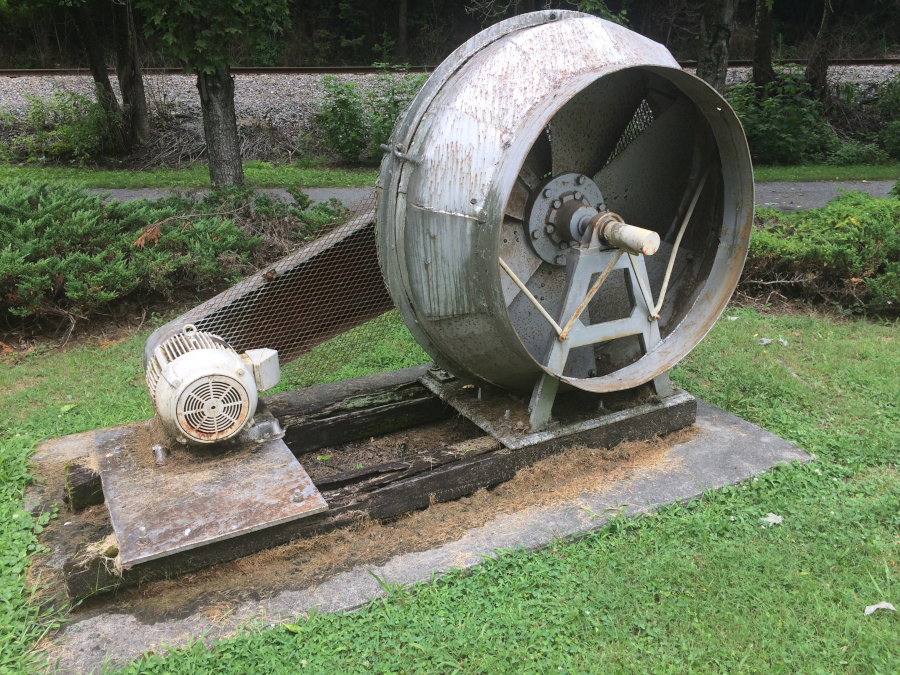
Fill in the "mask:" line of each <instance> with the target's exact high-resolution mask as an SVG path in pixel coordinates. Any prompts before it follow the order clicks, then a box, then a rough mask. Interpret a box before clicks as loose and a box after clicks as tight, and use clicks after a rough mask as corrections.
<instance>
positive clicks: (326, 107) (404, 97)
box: [317, 63, 427, 162]
mask: <svg viewBox="0 0 900 675" xmlns="http://www.w3.org/2000/svg"><path fill="white" fill-rule="evenodd" d="M375 65H376V66H377V67H378V68H379V72H378V74H377V75H376V77H375V80H374V82H373V83H372V86H371V87H370V88H369V89H367V90H366V92H365V93H363V92H362V91H361V89H360V87H359V85H357V84H356V83H355V82H343V81H341V80H339V79H337V78H336V77H333V76H330V75H329V76H326V77H325V78H324V79H323V82H324V86H325V96H324V97H323V100H322V105H321V107H320V108H319V113H318V116H317V122H318V126H319V130H320V131H321V133H322V135H323V137H324V141H325V144H326V145H327V146H328V149H329V150H331V151H332V152H333V153H334V154H335V155H337V156H338V157H339V158H340V159H342V160H344V161H345V162H358V161H360V159H362V158H363V156H365V157H380V156H381V147H380V146H381V145H382V144H384V143H387V142H388V140H389V139H390V136H391V132H392V131H393V129H394V125H395V124H396V123H397V119H398V118H399V117H400V115H401V113H402V112H403V111H404V109H405V108H406V106H407V105H409V102H410V101H411V100H412V98H413V96H415V95H416V92H417V91H419V89H420V88H421V86H422V85H423V84H424V82H425V80H426V79H427V75H425V74H424V73H423V74H420V75H408V74H404V73H403V70H402V69H400V68H396V69H392V68H390V67H389V66H388V65H387V64H383V63H376V64H375Z"/></svg>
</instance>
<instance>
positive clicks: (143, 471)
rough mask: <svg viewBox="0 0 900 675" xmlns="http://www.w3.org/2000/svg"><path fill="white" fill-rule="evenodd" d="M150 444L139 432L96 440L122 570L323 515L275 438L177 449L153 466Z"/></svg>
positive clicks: (104, 434)
mask: <svg viewBox="0 0 900 675" xmlns="http://www.w3.org/2000/svg"><path fill="white" fill-rule="evenodd" d="M150 438H151V434H150V433H149V432H148V430H147V429H146V428H145V427H143V426H141V427H137V428H134V427H132V428H126V429H117V430H116V429H110V430H104V431H98V432H97V434H96V437H95V442H96V445H95V452H96V453H97V460H98V464H99V467H100V477H101V479H102V481H103V493H104V495H105V496H106V503H107V506H108V507H109V515H110V518H111V520H112V525H113V529H114V531H115V534H116V539H117V540H118V544H119V560H120V562H121V564H122V566H124V567H128V566H131V565H135V564H138V563H143V562H147V561H149V560H153V559H155V558H160V557H163V556H166V555H170V554H172V553H176V552H178V551H185V550H188V549H193V548H197V547H199V546H203V545H205V544H210V543H212V542H214V541H221V540H222V539H229V538H232V537H238V536H240V535H242V534H246V533H248V532H253V531H255V530H262V529H264V528H267V527H272V526H274V525H278V524H280V523H284V522H287V521H290V520H296V519H298V518H303V517H305V516H311V515H313V514H314V513H319V512H321V511H325V510H327V509H328V504H326V502H325V499H324V498H323V497H322V495H321V494H319V491H318V490H317V489H316V488H315V486H314V485H313V483H312V480H310V478H309V475H308V474H307V473H306V470H305V469H304V468H303V466H301V464H300V463H299V462H298V461H297V459H296V458H295V457H294V455H293V454H292V453H291V451H290V450H289V449H288V447H287V446H286V445H285V444H284V442H283V441H281V440H280V439H273V440H260V441H255V440H250V441H248V442H246V443H243V444H233V445H229V446H226V447H225V448H222V447H221V446H217V447H215V448H206V447H202V448H197V447H190V446H187V447H186V446H180V447H177V448H173V449H172V452H171V453H170V454H169V455H168V456H167V457H166V459H165V462H164V463H163V464H159V465H158V464H156V463H155V460H154V453H153V450H152V447H151V442H152V441H151V440H150ZM142 528H143V529H142Z"/></svg>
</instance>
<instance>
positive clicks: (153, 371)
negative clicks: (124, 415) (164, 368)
mask: <svg viewBox="0 0 900 675" xmlns="http://www.w3.org/2000/svg"><path fill="white" fill-rule="evenodd" d="M160 375H161V373H160V370H159V364H158V363H157V362H156V359H155V358H154V359H150V363H149V364H148V366H147V390H148V391H149V392H150V401H151V402H152V403H153V406H154V407H156V385H157V384H159V376H160Z"/></svg>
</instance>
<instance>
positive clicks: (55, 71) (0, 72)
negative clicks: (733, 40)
mask: <svg viewBox="0 0 900 675" xmlns="http://www.w3.org/2000/svg"><path fill="white" fill-rule="evenodd" d="M678 63H679V65H680V66H681V67H682V68H696V67H697V62H696V61H679V62H678ZM806 63H807V60H806V59H789V60H787V61H773V62H772V64H773V65H778V66H786V65H791V64H797V65H806ZM752 65H753V62H752V61H745V60H735V61H729V62H728V67H729V68H749V67H751V66H752ZM828 65H829V66H831V67H843V66H885V67H887V66H900V58H886V59H835V60H832V61H829V62H828ZM435 68H436V66H409V67H407V68H405V69H403V70H396V71H392V70H391V69H390V68H389V69H388V71H391V72H397V73H430V72H431V71H433V70H434V69H435ZM108 70H109V72H110V73H111V74H115V72H116V71H115V69H114V68H109V69H108ZM142 72H144V73H146V74H148V75H191V73H187V72H185V71H184V69H183V68H145V69H144V70H143V71H142ZM379 72H384V69H383V68H376V67H374V66H314V67H265V66H258V67H257V66H247V67H235V68H232V69H231V73H232V74H233V75H339V74H347V75H371V74H375V73H379ZM90 74H91V71H90V70H89V69H88V68H0V77H51V76H57V77H58V76H69V75H82V76H89V75H90Z"/></svg>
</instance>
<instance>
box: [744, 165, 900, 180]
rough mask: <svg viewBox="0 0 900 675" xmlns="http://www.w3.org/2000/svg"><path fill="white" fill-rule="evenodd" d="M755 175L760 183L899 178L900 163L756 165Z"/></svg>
mask: <svg viewBox="0 0 900 675" xmlns="http://www.w3.org/2000/svg"><path fill="white" fill-rule="evenodd" d="M753 176H754V178H755V179H756V182H758V183H770V182H776V181H785V182H789V183H795V182H797V181H832V180H897V179H898V178H900V164H874V165H869V164H857V165H854V166H828V165H827V164H806V165H803V166H756V167H754V168H753Z"/></svg>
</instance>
